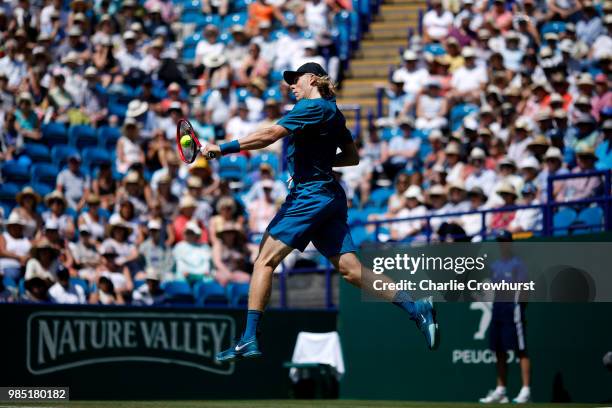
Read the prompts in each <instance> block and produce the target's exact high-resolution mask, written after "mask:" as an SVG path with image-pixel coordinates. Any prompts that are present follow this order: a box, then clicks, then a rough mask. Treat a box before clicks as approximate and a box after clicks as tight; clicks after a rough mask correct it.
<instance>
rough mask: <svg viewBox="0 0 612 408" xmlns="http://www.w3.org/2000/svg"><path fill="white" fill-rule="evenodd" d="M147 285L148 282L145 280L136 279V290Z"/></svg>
mask: <svg viewBox="0 0 612 408" xmlns="http://www.w3.org/2000/svg"><path fill="white" fill-rule="evenodd" d="M145 283H147V281H146V280H145V279H134V289H138V288H139V287H141V286H142V285H144V284H145Z"/></svg>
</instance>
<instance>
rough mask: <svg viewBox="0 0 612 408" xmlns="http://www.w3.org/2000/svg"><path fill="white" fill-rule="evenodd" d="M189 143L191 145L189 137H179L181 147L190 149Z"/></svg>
mask: <svg viewBox="0 0 612 408" xmlns="http://www.w3.org/2000/svg"><path fill="white" fill-rule="evenodd" d="M191 143H192V140H191V137H189V136H187V135H185V136H183V137H181V146H183V147H185V148H189V147H191Z"/></svg>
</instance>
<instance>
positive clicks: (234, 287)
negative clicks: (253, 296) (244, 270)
mask: <svg viewBox="0 0 612 408" xmlns="http://www.w3.org/2000/svg"><path fill="white" fill-rule="evenodd" d="M227 296H228V298H229V302H230V306H232V307H242V308H246V307H247V303H248V301H249V284H248V283H230V284H229V285H227Z"/></svg>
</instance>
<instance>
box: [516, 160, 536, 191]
mask: <svg viewBox="0 0 612 408" xmlns="http://www.w3.org/2000/svg"><path fill="white" fill-rule="evenodd" d="M519 171H520V173H521V176H522V177H523V183H525V184H526V183H536V181H537V178H538V174H539V173H540V162H538V159H536V158H535V157H533V156H529V157H526V158H524V159H523V160H521V162H520V163H519Z"/></svg>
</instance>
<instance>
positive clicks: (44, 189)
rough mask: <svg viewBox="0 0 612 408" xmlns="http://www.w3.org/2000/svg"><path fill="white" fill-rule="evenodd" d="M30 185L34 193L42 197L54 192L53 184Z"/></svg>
mask: <svg viewBox="0 0 612 408" xmlns="http://www.w3.org/2000/svg"><path fill="white" fill-rule="evenodd" d="M30 185H31V187H32V188H33V189H34V191H36V192H37V193H38V194H40V195H41V196H42V197H44V196H46V195H47V194H49V193H51V192H52V191H53V190H55V182H53V183H41V182H32V183H31V184H30Z"/></svg>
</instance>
